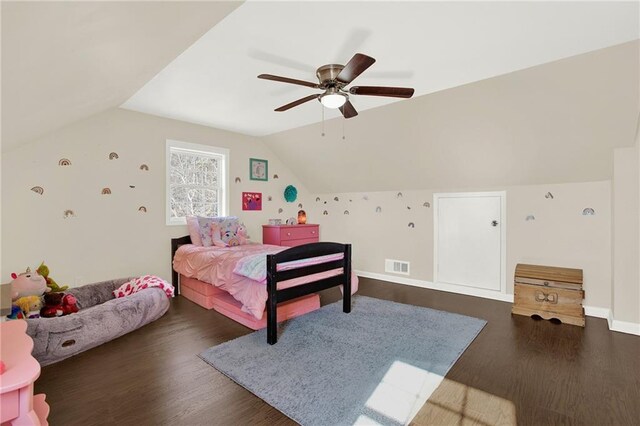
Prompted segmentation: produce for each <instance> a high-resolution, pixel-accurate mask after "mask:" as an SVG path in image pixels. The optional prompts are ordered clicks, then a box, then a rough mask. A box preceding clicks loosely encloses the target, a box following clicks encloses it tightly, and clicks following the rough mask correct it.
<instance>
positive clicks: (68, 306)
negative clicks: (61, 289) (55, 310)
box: [62, 294, 79, 315]
mask: <svg viewBox="0 0 640 426" xmlns="http://www.w3.org/2000/svg"><path fill="white" fill-rule="evenodd" d="M78 311H79V309H78V299H76V297H75V296H74V295H73V294H65V295H64V296H63V297H62V312H63V315H69V314H75V313H76V312H78Z"/></svg>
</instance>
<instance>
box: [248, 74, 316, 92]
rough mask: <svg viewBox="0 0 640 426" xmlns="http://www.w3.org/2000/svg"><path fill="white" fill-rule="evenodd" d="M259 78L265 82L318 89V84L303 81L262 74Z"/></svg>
mask: <svg viewBox="0 0 640 426" xmlns="http://www.w3.org/2000/svg"><path fill="white" fill-rule="evenodd" d="M258 78H261V79H263V80H272V81H279V82H281V83H290V84H297V85H299V86H307V87H312V88H314V89H317V88H318V85H317V84H316V83H311V82H308V81H302V80H296V79H295V78H288V77H280V76H277V75H271V74H260V75H259V76H258Z"/></svg>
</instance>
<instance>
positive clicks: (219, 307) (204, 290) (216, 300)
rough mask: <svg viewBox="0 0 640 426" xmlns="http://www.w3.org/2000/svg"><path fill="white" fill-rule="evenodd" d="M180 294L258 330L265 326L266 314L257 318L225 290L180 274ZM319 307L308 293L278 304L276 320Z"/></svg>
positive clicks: (314, 298)
mask: <svg viewBox="0 0 640 426" xmlns="http://www.w3.org/2000/svg"><path fill="white" fill-rule="evenodd" d="M180 294H181V295H182V296H184V297H186V298H187V299H189V300H191V301H192V302H194V303H197V304H198V305H200V306H202V307H203V308H206V309H214V310H216V311H217V312H220V313H221V314H222V315H224V316H226V317H229V318H231V319H232V320H234V321H236V322H239V323H240V324H242V325H244V326H246V327H249V328H250V329H252V330H259V329H261V328H266V326H267V314H266V313H265V314H264V315H263V316H262V319H261V320H257V319H256V318H255V317H254V316H253V315H251V314H247V313H245V312H242V310H241V307H242V305H241V304H240V302H238V301H237V300H236V299H234V298H233V296H231V295H230V294H229V293H227V292H226V291H223V290H220V289H218V288H217V287H215V286H213V285H211V284H207V283H203V282H202V281H200V280H197V279H195V278H188V277H185V276H184V275H180ZM319 308H320V296H319V295H317V294H310V295H308V296H303V297H299V298H297V299H294V300H290V301H288V302H285V303H280V304H278V322H282V321H285V320H288V319H291V318H295V317H297V316H300V315H304V314H306V313H309V312H312V311H315V310H316V309H319Z"/></svg>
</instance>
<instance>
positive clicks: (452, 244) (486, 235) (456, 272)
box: [434, 192, 504, 291]
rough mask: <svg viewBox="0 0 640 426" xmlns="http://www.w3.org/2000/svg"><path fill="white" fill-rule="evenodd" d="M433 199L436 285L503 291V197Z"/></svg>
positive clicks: (447, 196)
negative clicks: (443, 284) (434, 208)
mask: <svg viewBox="0 0 640 426" xmlns="http://www.w3.org/2000/svg"><path fill="white" fill-rule="evenodd" d="M434 197H435V200H434V204H435V206H436V212H435V213H436V218H435V234H436V239H435V243H436V247H435V253H436V259H435V260H436V265H435V277H434V278H435V281H436V282H437V283H446V284H454V285H463V286H468V287H475V288H479V289H484V290H496V291H500V290H502V286H503V284H502V283H503V277H502V274H503V254H504V251H503V241H504V236H503V230H504V227H503V224H502V222H503V219H504V218H503V213H504V202H503V201H504V193H501V192H498V193H496V192H491V193H472V194H435V196H434Z"/></svg>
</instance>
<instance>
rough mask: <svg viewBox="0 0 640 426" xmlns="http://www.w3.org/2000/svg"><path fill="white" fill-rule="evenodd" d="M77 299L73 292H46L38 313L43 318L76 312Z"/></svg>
mask: <svg viewBox="0 0 640 426" xmlns="http://www.w3.org/2000/svg"><path fill="white" fill-rule="evenodd" d="M77 303H78V300H77V299H76V297H75V296H74V295H73V294H64V293H47V294H45V295H44V307H43V308H42V309H41V310H40V315H41V316H42V317H44V318H53V317H61V316H63V315H69V314H75V313H76V312H78V305H77Z"/></svg>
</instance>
